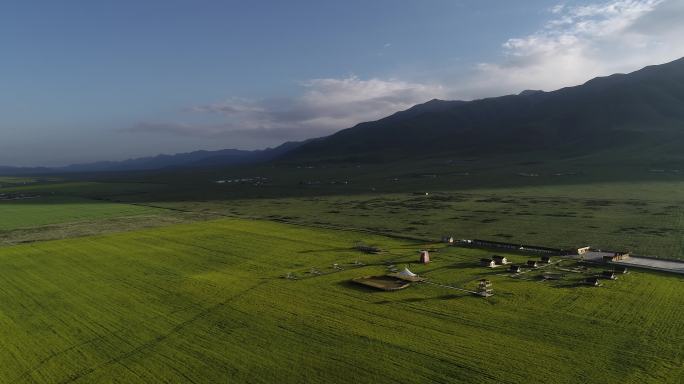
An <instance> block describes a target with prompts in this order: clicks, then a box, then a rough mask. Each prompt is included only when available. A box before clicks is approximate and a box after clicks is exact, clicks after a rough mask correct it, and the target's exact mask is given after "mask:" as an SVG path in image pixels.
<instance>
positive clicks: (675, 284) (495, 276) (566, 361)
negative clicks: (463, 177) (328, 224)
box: [0, 219, 684, 383]
mask: <svg viewBox="0 0 684 384" xmlns="http://www.w3.org/2000/svg"><path fill="white" fill-rule="evenodd" d="M359 241H362V242H364V243H367V244H373V245H377V246H380V247H381V248H383V249H384V250H386V252H385V253H383V254H380V255H366V254H361V253H358V252H356V251H354V250H353V249H352V247H353V246H354V244H356V243H357V242H359ZM422 247H424V245H421V244H416V243H409V242H406V241H399V240H393V239H390V238H386V237H377V236H370V235H364V234H359V233H358V232H354V231H332V230H323V229H312V228H305V227H299V226H294V225H285V224H277V223H272V222H267V221H251V220H237V219H225V220H219V221H210V222H202V223H194V224H185V225H177V226H168V227H164V228H157V229H151V230H144V231H135V232H127V233H121V234H115V235H106V236H92V237H84V238H77V239H67V240H60V241H49V242H41V243H34V244H31V245H20V246H14V247H8V248H3V249H0V287H1V289H0V303H2V306H0V340H2V348H0V367H2V369H0V382H3V383H4V382H6V383H67V382H69V383H101V382H111V383H152V382H173V383H180V382H188V383H189V382H195V383H200V382H250V383H272V382H281V383H288V382H292V383H303V382H326V383H336V382H339V383H350V382H360V383H363V382H378V383H396V382H420V383H427V382H435V383H454V382H459V383H521V382H524V383H577V382H583V383H607V382H622V383H679V382H681V381H682V380H684V372H683V371H682V369H681V367H682V365H683V364H684V334H683V333H682V329H684V318H683V317H682V316H681V313H680V308H681V307H682V306H683V305H684V296H682V295H681V294H680V293H681V289H682V279H681V278H680V277H679V276H673V275H664V274H663V275H661V274H654V273H647V272H639V271H635V272H633V273H631V274H628V275H624V276H620V278H619V280H617V281H610V282H605V283H604V285H603V286H602V287H600V288H589V287H581V286H576V285H574V282H576V281H579V279H581V278H582V276H577V277H575V276H573V277H569V278H568V280H567V281H565V282H561V283H549V282H541V281H539V280H538V279H536V278H533V277H532V275H530V278H529V279H527V278H526V277H524V276H523V278H512V277H510V275H509V274H508V273H506V272H505V271H504V270H497V269H486V268H481V267H478V266H477V261H478V260H479V258H480V257H483V256H488V255H490V253H488V252H486V251H483V250H474V249H460V248H450V249H437V250H436V252H433V259H434V262H433V263H432V264H429V265H427V266H418V265H415V264H412V265H411V268H412V269H413V270H414V271H415V272H417V273H420V274H422V275H424V276H425V277H428V278H429V279H431V280H432V281H435V282H439V283H444V284H450V285H454V286H458V287H465V288H473V287H474V286H475V284H476V281H477V279H479V278H483V277H486V278H489V279H490V280H491V281H492V283H493V288H494V290H495V296H493V297H490V298H488V299H483V298H479V297H475V296H473V295H470V294H467V293H463V292H460V291H455V290H449V289H446V288H441V287H437V286H431V285H427V284H421V285H417V286H412V287H410V288H408V289H406V290H404V291H399V292H392V293H386V292H375V291H371V290H367V289H364V288H363V287H359V286H356V285H353V284H351V283H350V282H349V280H350V279H351V278H354V277H358V276H363V275H368V274H379V273H384V272H385V271H386V263H389V262H391V263H393V264H395V265H397V266H400V267H403V266H404V265H407V264H408V263H412V262H413V261H414V260H415V259H416V256H417V250H419V249H420V248H422ZM510 257H511V258H512V259H513V260H514V261H517V262H519V261H524V260H527V258H528V257H526V256H520V255H510ZM356 262H360V263H364V264H365V265H364V266H362V267H357V266H355V263H356ZM334 263H337V264H338V265H339V266H341V267H342V268H343V270H341V271H338V270H336V269H333V268H332V264H334ZM312 267H313V268H316V269H317V270H319V271H321V272H322V273H323V274H322V275H319V276H317V275H312V274H309V273H306V272H307V271H310V269H311V268H312ZM288 273H291V274H294V275H295V276H298V277H299V279H298V280H291V279H284V278H282V276H284V275H286V274H288ZM587 273H591V272H587Z"/></svg>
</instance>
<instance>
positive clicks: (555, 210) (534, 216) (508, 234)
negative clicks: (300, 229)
mask: <svg viewBox="0 0 684 384" xmlns="http://www.w3.org/2000/svg"><path fill="white" fill-rule="evenodd" d="M682 190H684V183H678V182H653V181H651V182H634V183H594V184H577V185H547V186H527V187H508V188H490V189H466V190H442V189H430V188H426V189H424V191H425V192H427V193H429V194H428V195H427V196H426V195H425V192H423V193H421V194H419V193H380V192H376V193H364V194H340V195H322V196H303V197H285V198H262V199H254V198H252V199H237V200H231V199H226V200H219V199H217V200H199V201H173V202H165V203H163V204H162V205H164V206H169V207H175V208H181V209H186V210H192V211H196V212H205V211H208V212H218V213H223V214H227V215H235V216H241V217H258V218H263V219H271V220H284V221H288V222H296V223H305V224H308V225H314V226H315V225H320V226H340V227H347V228H362V229H368V230H373V231H380V232H383V233H391V234H394V235H400V236H412V237H418V238H424V239H437V238H439V237H440V236H441V235H442V234H451V235H453V236H455V237H456V238H461V239H472V238H483V239H490V240H497V241H505V242H516V243H525V244H535V245H546V246H549V247H568V248H572V247H578V246H582V245H591V246H593V247H597V248H602V249H611V250H621V251H622V250H624V251H630V252H633V253H636V254H642V255H652V256H656V257H666V258H684V220H683V217H684V194H683V193H682V192H681V191H682Z"/></svg>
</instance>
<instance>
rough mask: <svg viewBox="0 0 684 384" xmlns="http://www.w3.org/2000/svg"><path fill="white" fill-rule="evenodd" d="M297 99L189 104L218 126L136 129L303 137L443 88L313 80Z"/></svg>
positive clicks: (143, 126) (386, 111) (393, 82)
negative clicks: (214, 119)
mask: <svg viewBox="0 0 684 384" xmlns="http://www.w3.org/2000/svg"><path fill="white" fill-rule="evenodd" d="M301 86H302V87H303V93H302V94H301V95H299V96H297V97H293V98H285V99H268V100H256V101H252V100H246V99H237V98H234V99H229V100H226V101H223V102H218V103H213V104H209V105H201V106H195V107H191V108H188V111H190V112H194V113H197V114H217V115H219V116H221V118H222V122H221V123H218V124H206V123H188V122H183V123H180V122H171V123H166V122H144V123H140V124H138V125H136V126H135V127H132V128H130V129H128V131H135V132H149V133H172V134H177V135H185V136H209V137H212V136H231V137H233V138H234V139H236V140H238V141H239V140H241V139H242V138H244V137H245V136H250V137H253V136H262V137H264V138H268V139H271V140H275V141H278V140H300V139H305V138H309V137H315V136H321V135H327V134H330V133H333V132H335V131H337V130H339V129H343V128H348V127H351V126H353V125H355V124H357V123H360V122H364V121H370V120H377V119H380V118H382V117H385V116H387V115H390V114H392V113H394V112H397V111H399V110H403V109H407V108H409V107H411V106H413V105H415V104H417V103H422V102H425V101H428V100H430V99H433V98H438V97H443V96H444V94H445V92H444V89H443V88H442V87H441V86H438V85H427V84H418V83H410V82H405V81H401V80H396V79H389V80H382V79H370V80H362V79H360V78H358V77H355V76H352V77H347V78H344V79H313V80H309V81H306V82H304V83H302V84H301Z"/></svg>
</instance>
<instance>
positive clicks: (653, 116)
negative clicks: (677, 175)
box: [284, 59, 684, 160]
mask: <svg viewBox="0 0 684 384" xmlns="http://www.w3.org/2000/svg"><path fill="white" fill-rule="evenodd" d="M683 137H684V59H680V60H677V61H674V62H671V63H668V64H663V65H656V66H649V67H646V68H643V69H641V70H639V71H636V72H633V73H630V74H626V75H625V74H617V75H612V76H607V77H601V78H596V79H593V80H590V81H588V82H586V83H585V84H583V85H580V86H575V87H568V88H563V89H560V90H557V91H553V92H542V91H523V92H521V93H520V94H518V95H509V96H503V97H495V98H487V99H481V100H475V101H470V102H464V101H442V100H432V101H429V102H427V103H425V104H420V105H417V106H414V107H412V108H410V109H408V110H406V111H402V112H398V113H396V114H394V115H392V116H389V117H386V118H384V119H381V120H378V121H374V122H367V123H361V124H358V125H357V126H355V127H353V128H349V129H345V130H342V131H340V132H337V133H335V134H333V135H331V136H328V137H325V138H321V139H316V140H312V141H311V142H309V143H306V144H305V145H302V146H300V147H299V148H296V149H295V150H293V151H291V152H289V153H288V154H286V155H285V156H284V159H285V160H302V159H322V158H327V159H339V160H344V159H360V160H363V159H388V158H392V157H411V156H423V155H426V154H435V153H450V154H453V153H460V154H466V155H467V154H478V155H483V154H487V153H493V152H497V153H502V152H511V151H529V150H534V149H539V148H546V149H557V150H558V151H566V150H573V151H575V152H579V153H581V152H582V151H584V152H587V153H590V152H592V151H595V150H596V149H597V148H601V149H606V148H623V147H625V146H627V145H631V144H635V143H640V142H646V141H647V142H669V143H672V142H673V140H674V141H677V142H680V143H684V140H683V139H682V138H683ZM616 155H618V154H616Z"/></svg>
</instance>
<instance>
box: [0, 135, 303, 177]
mask: <svg viewBox="0 0 684 384" xmlns="http://www.w3.org/2000/svg"><path fill="white" fill-rule="evenodd" d="M301 144H303V142H287V143H285V144H282V145H280V146H278V147H275V148H267V149H264V150H256V151H245V150H239V149H223V150H218V151H195V152H188V153H179V154H175V155H157V156H152V157H141V158H136V159H129V160H123V161H99V162H94V163H85V164H73V165H68V166H65V167H1V166H0V175H26V174H49V173H77V172H78V173H87V172H121V171H145V170H157V169H169V168H204V167H221V166H230V165H240V164H254V163H260V162H266V161H269V160H272V159H274V158H276V157H279V156H281V155H283V154H284V153H286V152H288V151H290V150H292V149H294V148H297V147H298V146H299V145H301Z"/></svg>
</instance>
